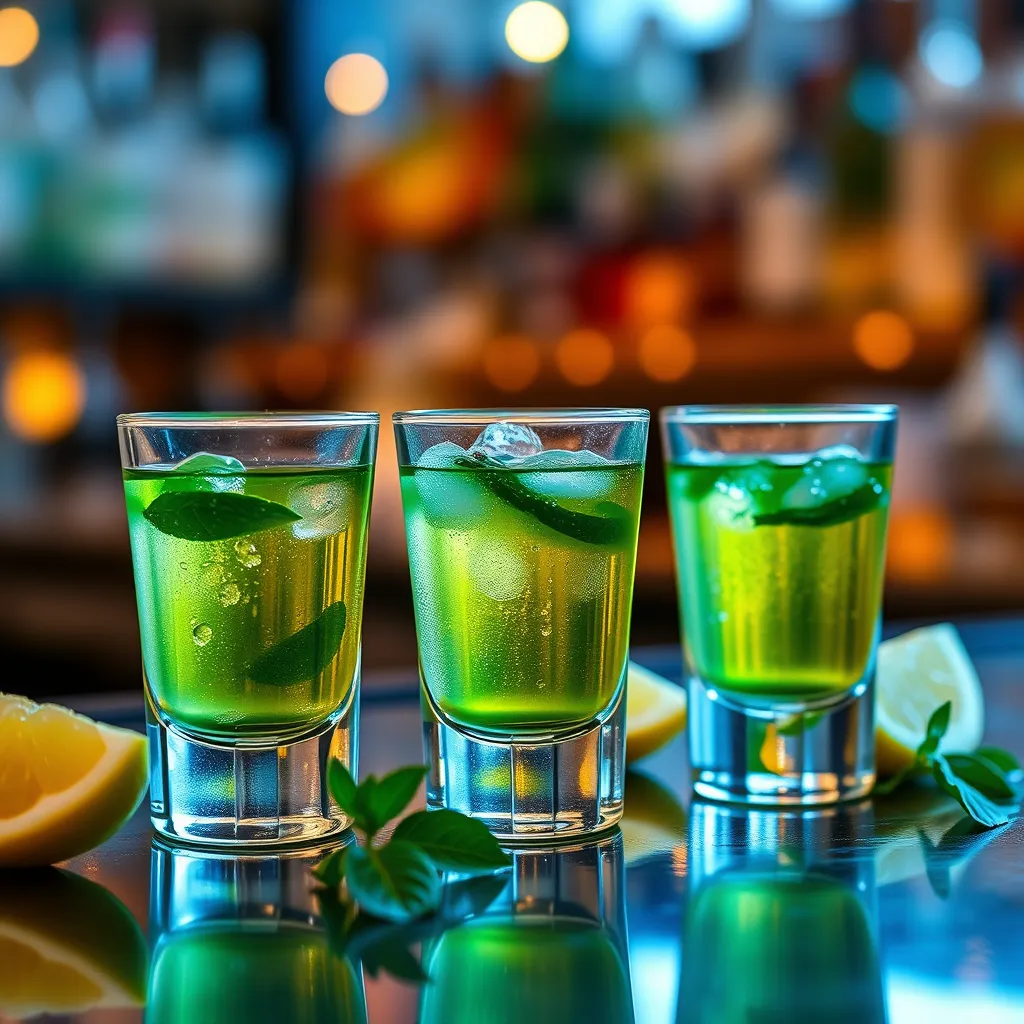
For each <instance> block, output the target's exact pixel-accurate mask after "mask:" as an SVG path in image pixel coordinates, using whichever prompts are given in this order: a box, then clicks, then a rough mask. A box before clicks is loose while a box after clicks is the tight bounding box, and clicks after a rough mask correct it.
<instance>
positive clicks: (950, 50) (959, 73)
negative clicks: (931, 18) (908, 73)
mask: <svg viewBox="0 0 1024 1024" xmlns="http://www.w3.org/2000/svg"><path fill="white" fill-rule="evenodd" d="M920 53H921V60H922V62H923V63H924V66H925V67H926V68H927V69H928V70H929V72H931V75H932V77H933V78H934V79H935V80H936V81H938V82H941V83H942V84H943V85H947V86H949V88H951V89H966V88H967V86H969V85H973V84H974V83H975V82H976V81H977V80H978V79H979V78H980V77H981V72H982V70H983V69H984V66H985V59H984V57H983V56H982V54H981V47H980V46H979V45H978V40H977V39H976V38H975V36H974V34H973V33H972V32H971V30H970V29H969V28H968V27H967V26H966V25H964V24H963V23H962V22H959V21H949V20H941V21H936V22H934V23H933V24H931V25H929V26H928V28H926V29H925V30H924V32H922V33H921V42H920Z"/></svg>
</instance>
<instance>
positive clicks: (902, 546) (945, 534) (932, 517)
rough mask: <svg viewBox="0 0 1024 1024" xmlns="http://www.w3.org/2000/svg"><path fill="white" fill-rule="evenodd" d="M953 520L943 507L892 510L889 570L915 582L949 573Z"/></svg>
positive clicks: (888, 545)
mask: <svg viewBox="0 0 1024 1024" xmlns="http://www.w3.org/2000/svg"><path fill="white" fill-rule="evenodd" d="M954 539H955V538H954V530H953V523H952V521H951V520H950V518H949V515H948V513H946V512H945V511H943V509H941V508H932V507H924V506H922V507H919V508H905V509H893V511H892V513H891V515H890V517H889V538H888V544H887V549H888V550H887V555H886V562H887V564H888V568H889V571H890V572H891V573H892V574H893V575H894V576H897V577H900V578H902V579H905V580H908V581H910V582H913V583H931V582H935V581H936V580H940V579H942V578H943V577H944V576H946V575H947V574H948V573H949V571H950V567H951V565H952V562H953V547H954Z"/></svg>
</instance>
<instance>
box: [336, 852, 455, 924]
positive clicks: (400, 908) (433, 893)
mask: <svg viewBox="0 0 1024 1024" xmlns="http://www.w3.org/2000/svg"><path fill="white" fill-rule="evenodd" d="M345 878H346V881H347V882H348V888H349V892H350V893H351V894H352V896H354V897H355V899H356V900H357V901H358V902H359V906H360V907H361V908H362V909H363V910H365V911H367V912H368V913H370V914H373V915H374V916H376V917H382V918H384V919H385V920H387V921H411V920H412V919H414V918H417V917H421V916H423V915H424V914H428V913H430V912H431V911H433V910H435V909H436V908H437V905H438V900H439V898H440V891H441V880H440V878H439V877H438V874H437V869H436V868H435V867H434V865H433V864H432V863H431V862H430V858H429V857H427V855H426V854H425V853H424V852H423V851H422V850H420V849H419V848H418V847H416V846H414V845H413V844H412V843H409V842H403V841H398V842H394V841H392V842H390V843H388V844H387V845H386V846H382V847H379V848H376V849H374V848H372V847H371V848H369V849H367V848H364V847H361V846H356V847H353V848H352V849H351V850H350V851H349V855H348V857H347V858H346V871H345Z"/></svg>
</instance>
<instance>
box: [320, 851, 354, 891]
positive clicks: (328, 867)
mask: <svg viewBox="0 0 1024 1024" xmlns="http://www.w3.org/2000/svg"><path fill="white" fill-rule="evenodd" d="M347 854H348V848H347V847H346V848H345V849H343V850H335V851H334V853H329V854H328V855H327V856H326V857H324V859H323V860H322V861H320V863H319V864H317V866H316V867H315V868H313V875H314V876H315V877H316V878H317V880H318V881H319V882H320V883H321V884H323V885H326V886H327V887H328V888H329V889H335V888H337V887H338V886H339V885H341V880H342V879H343V878H344V877H345V857H346V855H347Z"/></svg>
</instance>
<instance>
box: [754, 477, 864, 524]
mask: <svg viewBox="0 0 1024 1024" xmlns="http://www.w3.org/2000/svg"><path fill="white" fill-rule="evenodd" d="M876 486H877V485H876V484H873V483H866V484H862V485H861V486H860V487H858V488H857V489H856V490H855V491H851V492H850V493H849V494H844V495H843V496H842V497H841V498H833V499H832V500H831V501H824V502H822V503H821V504H820V505H813V506H810V507H801V508H782V509H779V510H778V511H777V512H762V513H761V514H760V515H755V516H754V526H838V525H839V524H840V523H848V522H850V521H851V520H853V519H857V518H859V517H860V516H862V515H864V514H865V513H867V512H871V511H873V510H874V509H875V508H877V507H878V506H879V505H880V504H881V503H882V500H883V494H880V493H879V492H878V491H877V490H876V489H875V488H876Z"/></svg>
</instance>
